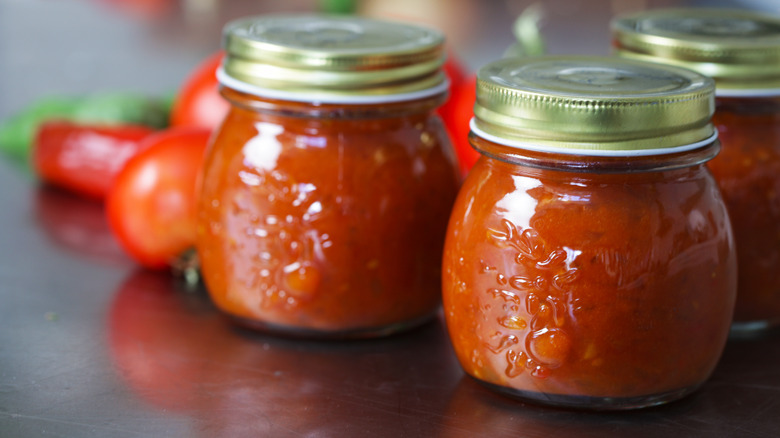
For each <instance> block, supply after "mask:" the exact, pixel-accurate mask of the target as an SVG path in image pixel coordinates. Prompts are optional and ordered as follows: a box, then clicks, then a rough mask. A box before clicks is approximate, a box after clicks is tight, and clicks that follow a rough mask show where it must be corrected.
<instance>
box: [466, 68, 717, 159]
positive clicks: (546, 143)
mask: <svg viewBox="0 0 780 438" xmlns="http://www.w3.org/2000/svg"><path fill="white" fill-rule="evenodd" d="M714 88H715V87H714V83H713V81H712V79H710V78H707V77H705V76H702V75H700V74H698V73H696V72H694V71H691V70H687V69H682V68H677V67H673V66H666V65H661V64H654V63H648V62H642V61H635V60H629V59H621V58H615V57H590V56H548V57H534V58H507V59H502V60H500V61H496V62H493V63H490V64H488V65H486V66H484V67H483V68H482V69H480V70H479V73H478V74H477V90H476V91H477V101H476V104H475V106H474V115H475V118H474V120H473V121H472V129H473V130H474V131H475V133H476V134H477V135H480V136H482V137H484V138H487V139H488V140H491V141H495V142H497V143H501V144H505V145H509V146H517V147H521V148H526V149H532V150H542V151H554V152H559V153H581V154H587V155H618V156H627V155H650V154H656V153H671V152H674V151H678V150H687V149H691V148H694V147H698V146H701V145H702V144H705V143H706V142H709V141H712V140H713V139H714V136H715V134H716V131H715V128H714V127H713V126H712V124H711V123H710V117H711V116H712V113H713V111H714ZM697 145H698V146H697Z"/></svg>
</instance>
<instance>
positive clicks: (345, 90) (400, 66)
mask: <svg viewBox="0 0 780 438" xmlns="http://www.w3.org/2000/svg"><path fill="white" fill-rule="evenodd" d="M223 37H224V41H223V45H224V48H225V50H226V52H227V55H226V57H225V60H224V62H223V71H222V74H221V75H220V79H221V80H223V79H224V80H223V83H226V82H228V83H227V84H226V85H228V86H231V87H233V86H235V87H239V88H241V89H242V91H248V92H254V93H255V94H261V95H269V94H270V97H282V98H290V99H294V100H322V101H347V102H350V101H361V99H362V98H364V97H369V98H370V97H371V96H373V97H377V96H385V97H388V96H396V97H399V98H404V97H412V98H413V97H415V96H418V95H421V94H423V95H424V94H426V93H434V92H436V93H438V92H443V91H444V90H445V89H446V79H445V76H444V74H443V73H442V72H441V65H442V63H443V61H444V50H443V44H444V36H443V35H442V34H441V33H440V32H438V31H435V30H432V29H427V28H423V27H419V26H414V25H409V24H402V23H395V22H387V21H378V20H372V19H365V18H358V17H347V16H322V15H266V16H257V17H250V18H245V19H241V20H237V21H234V22H231V23H229V24H228V25H227V26H225V29H224V35H223ZM380 100H382V99H381V98H380ZM385 100H386V99H385Z"/></svg>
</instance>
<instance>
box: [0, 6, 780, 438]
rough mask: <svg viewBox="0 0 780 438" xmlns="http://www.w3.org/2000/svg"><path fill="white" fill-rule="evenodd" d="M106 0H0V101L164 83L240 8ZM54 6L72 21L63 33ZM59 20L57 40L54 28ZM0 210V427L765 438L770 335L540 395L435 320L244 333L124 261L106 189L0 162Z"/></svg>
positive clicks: (774, 393)
mask: <svg viewBox="0 0 780 438" xmlns="http://www.w3.org/2000/svg"><path fill="white" fill-rule="evenodd" d="M161 1H162V0H161ZM460 2H461V3H462V4H463V7H464V8H471V9H465V10H466V11H472V10H473V9H474V8H478V7H479V6H475V5H474V4H473V3H475V2H469V1H466V0H460ZM93 3H94V4H93ZM103 3H105V4H103ZM108 3H111V2H110V1H107V0H106V1H105V2H86V1H82V2H72V1H64V0H63V1H61V2H43V1H40V0H0V117H5V116H7V115H9V114H11V113H13V112H14V111H16V110H18V108H19V107H20V106H22V105H25V104H27V103H29V102H30V101H32V100H33V99H35V98H37V97H40V96H43V95H46V94H47V93H52V92H88V91H90V90H94V89H103V90H106V89H128V88H129V89H133V88H134V87H135V89H138V90H141V91H146V92H150V93H163V92H166V91H167V90H170V89H172V88H175V87H176V86H177V83H178V81H180V80H181V78H182V77H183V76H184V75H185V74H186V72H187V71H188V70H189V69H190V68H191V67H192V65H193V64H194V63H196V62H197V60H198V59H201V58H202V57H203V56H205V55H207V54H209V53H210V52H211V51H212V50H215V49H216V48H217V47H218V44H219V43H218V34H219V28H220V27H221V24H222V23H223V22H224V21H225V20H228V19H230V18H232V17H234V16H238V15H241V14H245V13H246V12H247V9H248V8H249V6H247V3H246V2H237V1H226V2H224V3H223V6H220V7H219V8H217V14H216V18H213V16H212V18H210V19H206V18H203V17H200V18H198V16H197V14H196V13H195V12H191V13H192V14H195V17H196V18H191V19H192V20H195V21H194V22H189V24H186V23H185V22H184V21H177V20H180V19H181V17H182V16H183V15H182V14H181V10H179V12H178V13H177V14H176V15H174V18H169V19H167V20H168V21H165V23H167V24H166V25H165V26H163V25H161V24H160V22H157V21H153V20H152V19H148V18H143V19H142V18H137V17H133V18H126V17H125V16H121V17H120V16H118V15H116V13H115V12H113V11H111V10H109V9H101V8H108V7H109V6H107V5H108ZM194 3H197V2H193V4H194ZM202 3H204V4H206V3H208V2H202ZM309 3H310V2H289V3H287V4H288V6H289V7H293V8H299V9H306V8H310V7H311V5H310V4H309ZM498 3H501V2H496V4H498ZM508 3H511V2H508ZM550 3H555V4H558V3H563V2H562V1H554V2H550ZM602 3H603V4H610V2H594V4H597V5H601V4H602ZM650 3H664V4H669V3H675V2H650ZM98 4H100V5H98ZM212 6H213V5H212ZM44 7H48V8H51V9H45V11H46V12H45V13H44V12H40V11H42V10H44V9H40V8H44ZM179 7H181V5H180V6H179ZM502 7H503V6H502ZM499 9H500V8H499ZM594 9H596V10H599V8H598V7H595V6H594ZM36 11H38V12H36ZM65 12H68V13H69V14H71V15H69V16H68V17H69V18H68V20H70V21H69V23H70V24H69V25H68V26H75V27H74V29H77V30H76V31H75V32H76V34H75V36H74V35H70V36H68V34H67V32H64V29H65V28H64V27H63V24H62V22H63V20H64V18H63V15H62V14H64V13H65ZM598 13H599V14H602V15H603V14H606V12H604V10H601V12H598ZM491 14H492V15H491V16H492V17H496V16H500V15H501V10H496V11H492V12H491ZM583 14H584V16H585V17H588V16H589V15H588V14H587V13H585V12H583ZM176 17H178V18H176ZM98 18H100V20H98ZM171 20H172V21H171ZM198 20H200V21H198ZM209 20H210V21H209ZM605 20H606V19H605ZM508 21H511V20H509V19H508ZM36 23H37V24H38V25H40V26H43V27H35V26H33V25H35V24H36ZM192 23H200V24H197V25H194V24H192ZM602 24H603V23H602ZM31 26H32V27H31ZM551 26H552V27H551V28H550V29H553V28H554V27H555V25H551ZM559 26H560V28H561V29H563V28H566V25H565V22H564V24H560V25H559ZM33 28H34V29H37V30H36V32H35V33H33V32H32V29H33ZM553 30H554V29H553ZM79 32H81V33H79ZM84 32H87V33H89V32H97V33H96V34H94V35H92V36H91V37H89V38H88V37H87V36H85V35H83V33H84ZM550 32H551V34H556V33H555V32H553V31H552V30H550ZM60 33H61V34H62V35H63V37H62V38H64V39H66V40H68V41H71V43H70V44H71V45H67V44H66V45H65V47H66V48H67V52H68V53H69V55H68V56H65V54H64V52H62V53H61V51H62V50H65V49H64V48H62V46H59V45H55V44H54V43H53V42H52V41H53V40H54V39H56V36H57V35H58V34H60ZM20 35H26V36H27V37H28V39H24V38H21V37H20ZM79 35H80V36H79ZM100 35H104V36H106V38H105V39H101V38H98V37H99V36H100ZM594 35H595V36H594V37H593V38H595V40H593V41H591V42H590V43H589V44H591V45H595V44H597V43H598V44H608V41H606V40H607V34H606V33H605V32H596V33H595V34H594ZM74 38H75V40H74ZM213 38H216V39H217V41H213V42H211V41H212V39H213ZM457 38H460V39H461V40H463V39H465V38H466V36H464V35H460V36H456V39H457ZM485 38H487V39H488V40H489V41H488V42H485V41H483V44H484V46H485V47H488V48H489V49H486V51H483V52H481V53H475V50H470V53H471V55H470V56H467V57H466V59H467V60H468V62H469V63H478V62H480V60H481V59H482V58H483V57H491V56H493V57H496V56H500V54H501V52H502V51H503V48H504V47H505V46H506V44H505V43H507V42H508V41H509V39H510V38H511V36H506V35H504V36H495V35H492V34H489V35H488V36H486V37H485ZM491 38H492V39H491ZM501 38H506V40H501ZM496 39H498V41H497V40H496ZM74 41H75V42H74ZM91 41H95V42H94V43H92V42H91ZM490 41H492V42H493V43H492V44H490V43H489V42H490ZM496 41H497V42H496ZM562 41H563V39H562V38H559V39H555V38H554V37H551V38H550V44H551V47H552V48H556V47H557V48H559V49H558V51H562V49H561V48H562V47H563V42H562ZM87 42H90V43H89V45H86V44H87ZM165 44H168V46H165ZM472 44H477V43H472ZM556 44H557V46H556ZM20 45H21V46H20ZM494 46H495V47H494ZM24 47H27V48H26V49H25V48H24ZM474 47H476V46H474ZM58 48H59V49H58ZM119 48H124V49H126V50H124V51H122V50H118V49H119ZM115 51H116V52H115ZM476 52H479V51H476ZM131 55H132V56H139V57H141V58H142V59H144V63H143V64H142V65H144V66H146V67H145V68H142V69H139V68H137V66H136V64H135V63H134V62H133V61H132V59H133V58H127V56H131ZM74 56H75V58H73V57H74ZM105 57H108V59H109V61H111V62H113V65H112V64H111V63H110V62H109V64H107V65H104V64H103V63H102V62H103V61H104V60H105V59H104V58H105ZM101 60H103V61H101ZM38 65H45V66H46V68H42V69H39V68H36V66H38ZM57 66H59V67H62V68H60V69H59V70H58V69H56V68H55V67H57ZM0 206H1V207H0V224H2V227H3V229H2V231H1V232H0V321H1V322H2V327H1V328H0V437H20V438H24V437H40V436H46V437H49V436H54V437H240V436H272V437H288V436H289V437H297V436H306V437H352V436H360V437H364V436H371V437H384V436H387V437H474V436H486V437H526V438H537V437H571V438H578V437H631V438H642V437H664V438H672V437H777V436H780V333H778V332H772V333H768V334H767V335H766V336H764V337H761V338H755V339H731V340H729V343H728V345H727V347H726V350H725V352H724V355H723V358H722V361H721V362H720V364H719V365H718V367H717V369H716V370H715V373H714V375H713V376H712V378H711V379H710V380H709V381H708V382H707V383H706V384H705V385H704V386H703V387H702V388H701V390H700V391H698V392H697V393H695V394H693V395H692V396H690V397H687V398H685V399H683V400H680V401H678V402H675V403H671V404H669V405H666V406H661V407H657V408H651V409H645V410H640V411H631V412H619V413H594V412H577V411H568V410H558V409H550V408H542V407H537V406H533V405H529V404H525V403H522V402H518V401H515V400H512V399H508V398H505V397H504V396H501V395H498V394H495V393H493V392H490V391H489V390H487V389H486V388H484V387H482V386H481V385H480V384H478V383H476V382H475V381H473V380H472V379H470V378H468V377H467V376H465V375H464V374H463V372H462V371H461V369H460V367H459V365H458V363H457V361H456V359H455V356H454V354H453V352H452V349H451V346H450V344H449V341H448V339H447V336H446V332H445V330H444V326H443V321H442V319H441V318H439V319H436V320H434V321H432V322H431V323H429V324H427V325H425V326H423V327H421V328H419V329H417V330H414V331H411V332H408V333H405V334H401V335H397V336H393V337H389V338H386V339H379V340H371V341H354V342H309V341H300V340H290V339H282V338H278V337H273V336H269V335H264V334H261V333H256V332H251V331H248V330H245V329H240V328H237V327H235V326H233V325H232V324H231V323H230V322H229V321H228V320H226V319H225V318H223V317H222V316H221V315H220V314H219V313H218V312H217V311H216V310H215V309H214V307H213V305H212V304H211V303H210V301H209V299H208V297H207V296H206V294H205V292H204V291H203V290H202V289H199V288H188V287H187V286H186V285H185V284H184V283H182V282H181V281H179V280H177V279H176V278H175V277H173V276H171V275H170V274H168V273H164V272H163V273H155V272H149V271H144V270H142V269H140V268H139V267H137V266H136V265H135V264H134V263H133V262H132V261H130V260H129V259H128V258H126V256H124V255H123V254H122V252H121V250H120V249H119V247H118V246H117V243H116V242H115V240H114V239H113V237H112V236H111V234H110V232H109V230H108V227H107V225H106V222H105V219H104V212H103V207H102V205H101V204H99V203H96V202H94V201H89V200H85V199H82V198H79V197H77V196H75V195H72V194H69V193H67V192H64V191H61V190H58V189H55V188H51V187H46V186H42V185H41V184H39V183H38V182H37V181H36V179H35V177H34V176H33V175H32V174H31V173H30V171H29V170H27V169H26V168H25V167H24V166H20V165H17V164H14V163H12V162H10V161H8V160H4V159H0Z"/></svg>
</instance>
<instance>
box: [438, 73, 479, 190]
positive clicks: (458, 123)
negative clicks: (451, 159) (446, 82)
mask: <svg viewBox="0 0 780 438" xmlns="http://www.w3.org/2000/svg"><path fill="white" fill-rule="evenodd" d="M476 87H477V78H476V76H471V77H470V78H467V79H465V80H464V81H462V82H461V83H460V84H458V85H456V86H454V87H451V88H450V98H449V100H448V101H447V105H446V106H444V107H442V108H440V110H444V111H440V114H441V117H442V119H443V120H444V125H445V126H446V127H447V132H448V133H449V134H450V139H451V140H452V144H453V146H454V147H455V154H456V155H457V157H458V164H459V165H460V170H461V174H462V175H463V176H466V174H468V172H469V170H471V168H472V167H473V166H474V163H476V162H477V159H478V158H479V152H477V151H476V150H474V148H472V147H471V144H470V143H469V131H470V128H469V122H470V121H471V118H472V117H473V115H474V103H475V102H476V100H477V95H476Z"/></svg>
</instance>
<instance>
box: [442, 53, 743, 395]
mask: <svg viewBox="0 0 780 438" xmlns="http://www.w3.org/2000/svg"><path fill="white" fill-rule="evenodd" d="M529 90H530V91H529ZM712 91H713V86H712V81H711V80H709V79H707V78H705V77H703V76H700V75H697V74H695V73H693V72H689V71H686V70H682V69H675V68H671V69H667V68H666V67H661V66H656V65H653V64H649V63H634V62H631V61H621V60H619V59H608V58H577V57H572V58H565V57H551V58H540V59H530V60H526V61H520V60H507V61H500V62H496V63H492V64H489V65H488V66H486V67H483V69H481V70H480V74H479V79H478V88H477V93H478V98H477V106H476V109H475V113H476V117H475V120H474V122H472V135H471V140H472V144H473V145H474V147H475V148H476V149H477V150H479V151H480V152H481V153H482V155H483V156H482V157H481V158H480V160H479V161H478V162H477V164H476V166H475V167H474V168H473V169H472V171H471V173H470V174H469V177H468V178H467V179H466V181H465V182H464V185H463V187H462V188H461V191H460V194H459V196H458V199H457V201H456V204H455V207H454V210H453V213H452V218H451V221H450V225H449V231H448V236H447V241H446V246H445V257H444V275H443V280H444V283H443V293H444V309H445V315H446V316H447V325H448V328H449V331H450V337H451V339H452V342H453V346H454V347H455V351H456V353H457V355H458V358H459V360H460V362H461V364H462V365H463V367H464V369H465V370H466V372H467V373H468V374H469V375H471V376H473V377H475V378H476V379H477V380H479V381H481V382H483V383H486V384H487V385H488V386H490V387H491V388H493V389H496V390H498V391H501V392H504V393H507V394H509V395H511V396H515V397H518V398H521V399H524V400H530V401H534V402H538V403H544V404H551V405H562V406H571V407H581V408H592V409H626V408H636V407H643V406H648V405H654V404H659V403H664V402H667V401H671V400H674V399H677V398H680V397H682V396H684V395H686V394H688V393H690V392H692V391H694V390H695V389H696V388H698V387H699V386H700V385H701V384H702V383H703V382H704V381H705V380H706V379H707V378H708V376H709V375H710V374H711V373H712V371H713V369H714V367H715V365H716V363H717V361H718V358H719V357H720V354H721V352H722V350H723V347H724V345H725V341H726V336H727V334H728V329H729V324H730V321H731V316H732V312H733V305H734V296H735V291H736V256H735V251H734V243H733V238H732V234H731V228H730V225H729V220H728V215H727V213H726V209H725V206H724V204H723V199H722V198H721V195H720V192H719V190H718V187H717V184H716V183H715V181H714V178H713V177H712V175H711V174H710V172H709V170H708V169H707V168H706V167H705V166H704V164H703V163H704V162H706V161H707V160H709V159H711V158H712V157H713V156H715V154H716V153H717V151H718V143H717V140H715V136H714V135H713V133H714V128H713V127H712V125H711V124H710V123H709V120H710V116H711V114H712V106H713V95H712ZM534 93H539V94H540V95H541V96H542V97H543V99H542V98H539V99H537V98H536V97H535V94H534ZM604 99H607V100H609V102H606V101H604ZM563 101H565V102H566V104H565V105H564V104H563V103H561V102H563ZM656 111H657V112H656ZM659 114H663V115H664V116H663V117H661V116H659ZM536 120H546V122H545V123H544V124H538V125H536ZM649 120H652V122H649ZM643 123H644V124H645V125H642V124H643ZM648 123H652V126H648V125H647V124H648ZM594 127H595V128H594ZM661 132H663V133H664V134H663V135H661V134H659V133H661ZM578 136H579V138H578ZM588 139H590V141H588ZM599 139H601V141H599ZM588 148H590V149H588ZM595 148H599V149H595ZM534 149H537V150H534ZM605 149H608V150H606V151H605ZM572 150H573V152H572Z"/></svg>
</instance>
